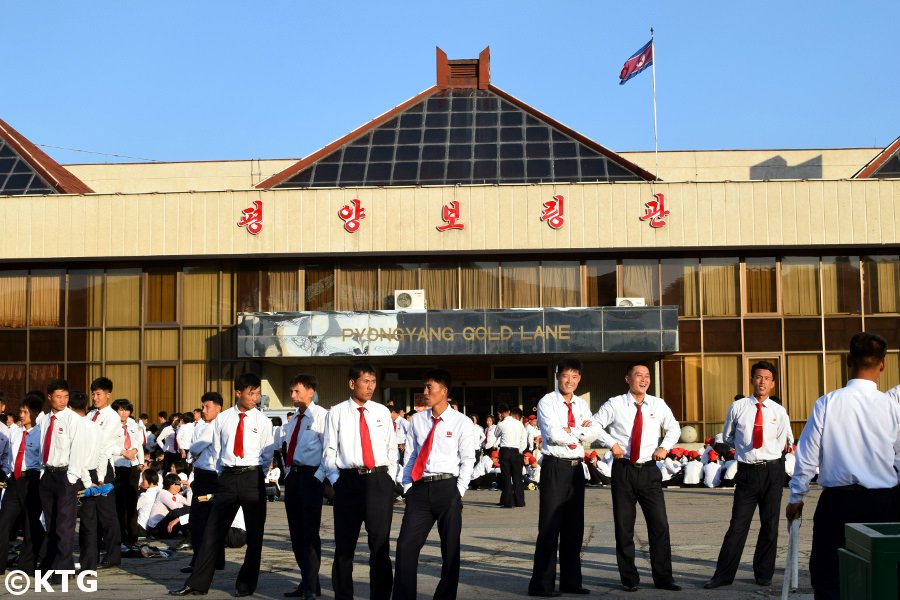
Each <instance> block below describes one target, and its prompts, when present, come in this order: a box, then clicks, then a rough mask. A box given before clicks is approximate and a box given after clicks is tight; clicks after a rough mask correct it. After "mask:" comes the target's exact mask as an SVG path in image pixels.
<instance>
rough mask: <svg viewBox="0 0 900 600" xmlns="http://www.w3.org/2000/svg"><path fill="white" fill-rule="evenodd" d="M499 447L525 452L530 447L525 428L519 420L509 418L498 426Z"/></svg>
mask: <svg viewBox="0 0 900 600" xmlns="http://www.w3.org/2000/svg"><path fill="white" fill-rule="evenodd" d="M497 431H498V435H497V446H498V447H500V448H515V449H516V450H518V451H519V452H524V450H525V448H526V447H527V446H528V439H527V434H526V433H525V427H524V426H523V425H522V423H521V422H520V421H519V420H518V419H514V418H512V417H510V416H507V417H506V418H505V419H503V420H502V421H500V424H499V425H497Z"/></svg>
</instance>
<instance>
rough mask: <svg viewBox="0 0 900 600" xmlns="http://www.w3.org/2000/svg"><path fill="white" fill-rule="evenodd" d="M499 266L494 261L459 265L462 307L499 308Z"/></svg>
mask: <svg viewBox="0 0 900 600" xmlns="http://www.w3.org/2000/svg"><path fill="white" fill-rule="evenodd" d="M499 267H500V265H499V264H498V263H495V262H477V263H463V264H462V265H460V285H459V287H460V294H461V296H462V308H500V268H499Z"/></svg>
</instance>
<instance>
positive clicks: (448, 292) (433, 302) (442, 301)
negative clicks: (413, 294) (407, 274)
mask: <svg viewBox="0 0 900 600" xmlns="http://www.w3.org/2000/svg"><path fill="white" fill-rule="evenodd" d="M419 277H420V279H421V282H422V289H424V290H425V301H426V302H427V303H428V308H430V309H435V310H440V309H451V308H457V306H459V269H457V267H456V265H422V269H421V270H420V271H419Z"/></svg>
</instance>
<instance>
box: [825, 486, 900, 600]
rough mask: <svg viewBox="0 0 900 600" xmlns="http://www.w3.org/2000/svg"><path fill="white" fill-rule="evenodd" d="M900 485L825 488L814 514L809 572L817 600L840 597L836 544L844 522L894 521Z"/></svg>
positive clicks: (841, 541)
mask: <svg viewBox="0 0 900 600" xmlns="http://www.w3.org/2000/svg"><path fill="white" fill-rule="evenodd" d="M898 505H900V487H894V488H888V489H882V490H868V489H866V488H863V487H861V486H847V487H840V488H825V489H823V490H822V495H821V496H820V497H819V503H818V505H817V506H816V513H815V515H814V516H813V539H812V553H811V554H810V557H809V575H810V579H811V581H812V586H813V591H814V592H815V597H816V600H826V599H827V600H831V599H834V600H837V599H838V598H840V592H841V590H840V579H839V566H838V548H841V547H843V546H844V525H845V524H847V523H886V522H891V521H897V520H898V518H900V515H898Z"/></svg>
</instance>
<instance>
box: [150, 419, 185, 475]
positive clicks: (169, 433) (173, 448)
mask: <svg viewBox="0 0 900 600" xmlns="http://www.w3.org/2000/svg"><path fill="white" fill-rule="evenodd" d="M180 426H181V415H179V414H174V415H172V421H171V422H170V423H168V424H164V425H161V427H162V430H161V431H160V432H159V435H157V436H156V445H157V446H158V447H159V448H160V449H161V450H162V452H163V472H164V473H168V472H169V471H170V470H171V469H172V465H173V464H175V463H176V462H178V461H179V460H181V447H180V446H179V445H178V428H179V427H180Z"/></svg>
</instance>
